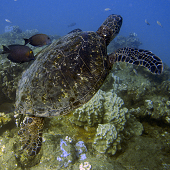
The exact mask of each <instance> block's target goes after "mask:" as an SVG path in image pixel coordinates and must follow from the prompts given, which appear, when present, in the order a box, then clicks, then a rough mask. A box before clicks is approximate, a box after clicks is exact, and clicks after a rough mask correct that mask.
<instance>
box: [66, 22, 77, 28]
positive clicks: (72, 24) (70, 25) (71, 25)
mask: <svg viewBox="0 0 170 170" xmlns="http://www.w3.org/2000/svg"><path fill="white" fill-rule="evenodd" d="M75 25H76V23H75V22H73V23H71V24H69V25H68V27H73V26H75Z"/></svg>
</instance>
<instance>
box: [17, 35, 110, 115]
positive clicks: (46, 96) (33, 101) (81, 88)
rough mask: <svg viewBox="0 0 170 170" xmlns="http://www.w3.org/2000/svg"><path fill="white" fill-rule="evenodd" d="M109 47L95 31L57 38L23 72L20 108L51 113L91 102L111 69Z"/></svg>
mask: <svg viewBox="0 0 170 170" xmlns="http://www.w3.org/2000/svg"><path fill="white" fill-rule="evenodd" d="M106 50H107V48H106V43H105V41H104V39H103V38H102V37H100V36H99V35H98V34H97V33H95V32H77V33H71V34H68V35H66V36H64V37H62V38H61V39H59V40H57V41H55V42H53V43H52V44H51V45H50V46H48V47H47V48H45V49H44V50H42V51H41V52H40V53H39V54H38V55H37V59H36V60H35V61H34V63H33V64H32V65H31V66H30V68H28V69H27V70H26V71H25V72H24V73H23V75H22V78H21V80H20V82H19V87H18V90H17V95H16V98H17V100H16V108H17V110H16V111H17V112H18V113H20V114H28V115H34V116H39V117H50V116H57V115H62V114H65V113H68V112H69V111H71V110H73V109H76V108H78V107H80V106H81V105H83V104H84V103H86V102H88V101H89V100H90V99H91V98H92V97H93V95H94V94H95V93H96V92H97V91H98V90H99V88H100V87H101V85H102V84H103V82H104V80H105V78H106V77H107V75H108V73H109V70H110V69H111V67H110V64H109V61H108V56H107V51H106Z"/></svg>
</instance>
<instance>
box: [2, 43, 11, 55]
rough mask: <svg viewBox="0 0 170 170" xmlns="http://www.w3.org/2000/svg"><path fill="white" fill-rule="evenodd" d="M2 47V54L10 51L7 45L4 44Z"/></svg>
mask: <svg viewBox="0 0 170 170" xmlns="http://www.w3.org/2000/svg"><path fill="white" fill-rule="evenodd" d="M2 47H3V51H2V53H1V54H6V53H10V49H9V48H7V47H5V46H4V45H2Z"/></svg>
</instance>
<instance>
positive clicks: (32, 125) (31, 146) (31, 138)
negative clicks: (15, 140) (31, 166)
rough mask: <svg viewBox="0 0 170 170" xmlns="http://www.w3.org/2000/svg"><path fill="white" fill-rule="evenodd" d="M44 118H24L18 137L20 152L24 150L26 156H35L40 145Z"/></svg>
mask: <svg viewBox="0 0 170 170" xmlns="http://www.w3.org/2000/svg"><path fill="white" fill-rule="evenodd" d="M43 124H44V118H41V117H25V119H24V120H23V123H22V124H21V125H20V127H21V129H20V130H19V132H18V135H19V136H20V137H21V143H22V150H26V151H27V153H28V155H30V156H33V155H37V154H38V153H39V151H40V149H41V145H42V131H43Z"/></svg>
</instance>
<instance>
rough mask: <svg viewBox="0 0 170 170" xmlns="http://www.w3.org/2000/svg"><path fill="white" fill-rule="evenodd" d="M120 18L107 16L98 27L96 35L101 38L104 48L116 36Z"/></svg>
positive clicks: (120, 24)
mask: <svg viewBox="0 0 170 170" xmlns="http://www.w3.org/2000/svg"><path fill="white" fill-rule="evenodd" d="M122 20H123V19H122V17H121V16H120V15H115V14H112V15H109V16H108V17H107V19H106V20H105V21H104V22H103V24H102V25H101V26H100V27H99V29H98V30H97V31H96V33H97V34H98V35H99V36H101V37H102V38H103V39H104V40H105V42H106V46H108V45H109V43H110V42H111V41H112V40H113V39H114V38H115V37H116V36H117V34H118V33H119V31H120V28H121V26H122Z"/></svg>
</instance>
